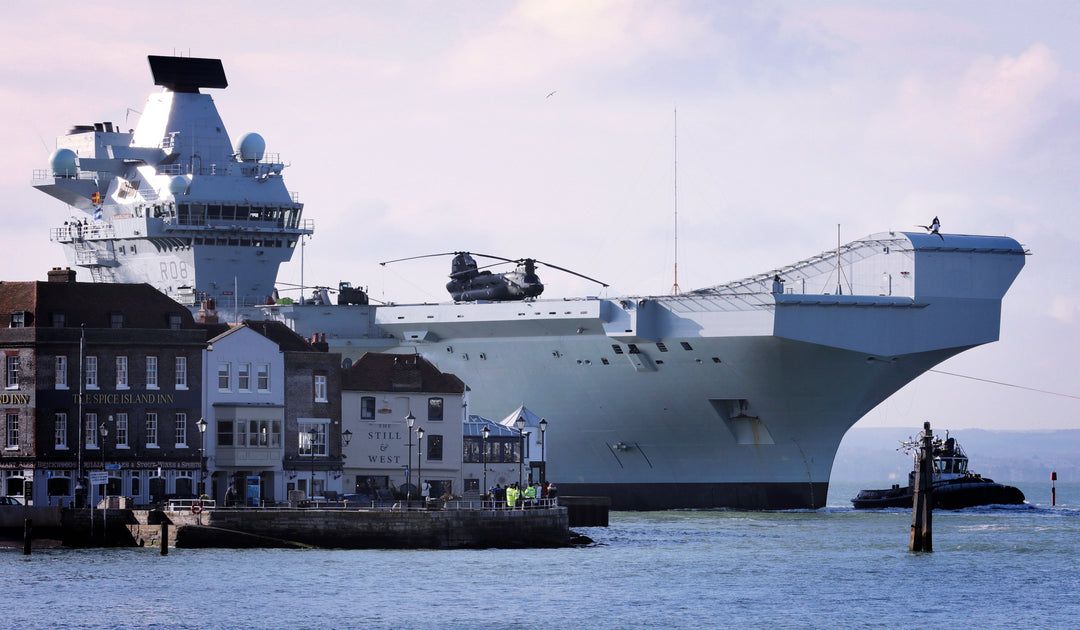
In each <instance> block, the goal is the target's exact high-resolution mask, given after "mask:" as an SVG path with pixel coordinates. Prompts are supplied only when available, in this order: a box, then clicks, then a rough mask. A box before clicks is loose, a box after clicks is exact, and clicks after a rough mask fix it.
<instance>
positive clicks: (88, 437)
mask: <svg viewBox="0 0 1080 630" xmlns="http://www.w3.org/2000/svg"><path fill="white" fill-rule="evenodd" d="M84 431H85V433H84V434H83V441H84V443H85V444H86V448H97V444H98V442H97V438H98V433H97V432H98V426H97V414H96V413H88V414H86V428H85V429H84Z"/></svg>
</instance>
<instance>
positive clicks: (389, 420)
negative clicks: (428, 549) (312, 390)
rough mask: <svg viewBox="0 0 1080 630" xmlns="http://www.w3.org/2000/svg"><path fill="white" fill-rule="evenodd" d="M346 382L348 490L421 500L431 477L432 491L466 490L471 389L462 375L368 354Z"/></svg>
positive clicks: (415, 360)
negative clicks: (464, 472) (464, 438)
mask: <svg viewBox="0 0 1080 630" xmlns="http://www.w3.org/2000/svg"><path fill="white" fill-rule="evenodd" d="M341 380H342V386H341V389H342V392H341V415H342V431H343V432H345V431H347V432H351V440H350V441H349V444H348V445H347V446H344V448H343V452H344V454H345V463H344V473H345V479H344V489H345V492H346V493H351V492H356V493H362V494H365V495H368V496H378V497H383V498H391V497H400V496H402V495H403V494H409V495H411V496H412V497H413V498H415V497H416V493H417V491H418V489H420V488H422V487H423V483H424V482H426V483H428V484H430V485H431V496H432V497H438V496H441V495H443V494H444V493H450V494H453V495H461V494H462V492H463V489H464V478H463V476H462V427H463V425H464V423H465V419H466V418H467V417H468V407H467V406H468V388H467V387H466V386H465V384H464V383H462V382H461V379H459V378H457V377H456V376H454V375H452V374H444V373H442V372H440V371H439V370H437V369H436V368H435V366H433V365H432V364H430V363H428V362H427V361H426V360H424V359H423V358H422V357H420V356H418V355H400V354H398V355H395V354H376V353H367V354H365V355H363V356H361V357H360V358H359V359H358V360H357V361H356V363H355V364H353V365H352V366H351V367H349V368H348V369H346V370H343V373H342V379H341ZM410 418H411V423H412V426H411V427H410V426H409V423H410ZM421 434H422V435H421ZM407 485H411V486H412V490H411V492H410V491H409V490H408V488H407V487H406V486H407ZM399 493H401V494H399Z"/></svg>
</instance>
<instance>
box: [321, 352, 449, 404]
mask: <svg viewBox="0 0 1080 630" xmlns="http://www.w3.org/2000/svg"><path fill="white" fill-rule="evenodd" d="M341 389H342V390H344V391H362V392H428V393H439V394H463V393H465V390H466V388H465V383H463V382H462V381H461V379H460V378H458V377H456V376H454V375H453V374H446V373H443V372H440V371H439V369H438V368H436V367H435V366H434V365H432V364H431V363H429V362H428V361H427V360H426V359H424V358H423V357H421V356H419V355H415V354H381V353H377V352H367V353H364V355H363V356H361V357H360V358H359V359H357V360H356V362H355V363H353V365H352V366H351V367H350V368H348V369H346V370H345V371H344V372H343V374H342V378H341Z"/></svg>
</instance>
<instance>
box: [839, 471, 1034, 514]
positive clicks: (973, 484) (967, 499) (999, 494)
mask: <svg viewBox="0 0 1080 630" xmlns="http://www.w3.org/2000/svg"><path fill="white" fill-rule="evenodd" d="M913 495H914V492H913V489H912V487H911V486H904V487H903V488H901V487H899V486H893V487H892V488H888V489H884V490H862V491H860V492H859V495H858V496H857V497H855V498H854V499H852V500H851V502H852V505H853V506H854V507H855V509H857V510H863V509H875V508H894V507H897V508H910V507H911V505H912V497H913ZM1024 501H1025V497H1024V493H1023V492H1021V491H1020V489H1019V488H1014V487H1012V486H1006V485H1002V484H1000V483H994V482H993V481H992V480H990V479H982V478H978V479H972V480H954V481H952V482H948V483H942V484H938V485H935V486H934V508H936V509H940V510H960V509H963V508H968V507H976V506H980V505H1021V504H1023V503H1024Z"/></svg>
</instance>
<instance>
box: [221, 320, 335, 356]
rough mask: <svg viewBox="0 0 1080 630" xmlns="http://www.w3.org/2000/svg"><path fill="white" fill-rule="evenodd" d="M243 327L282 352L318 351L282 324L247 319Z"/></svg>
mask: <svg viewBox="0 0 1080 630" xmlns="http://www.w3.org/2000/svg"><path fill="white" fill-rule="evenodd" d="M241 326H243V327H245V328H250V329H252V330H254V331H255V332H257V333H259V334H260V335H262V336H263V337H266V338H267V339H269V340H270V341H273V342H274V343H276V344H277V345H278V347H279V348H281V351H282V352H314V351H315V350H316V348H315V347H313V346H312V345H311V344H310V343H308V341H307V339H304V338H303V337H302V336H300V335H299V334H297V333H296V331H294V330H293V329H292V328H289V327H288V326H286V325H285V324H283V323H282V322H275V321H269V320H251V319H246V320H244V323H243V324H241ZM239 327H240V326H237V327H236V328H239ZM225 334H228V333H225Z"/></svg>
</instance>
